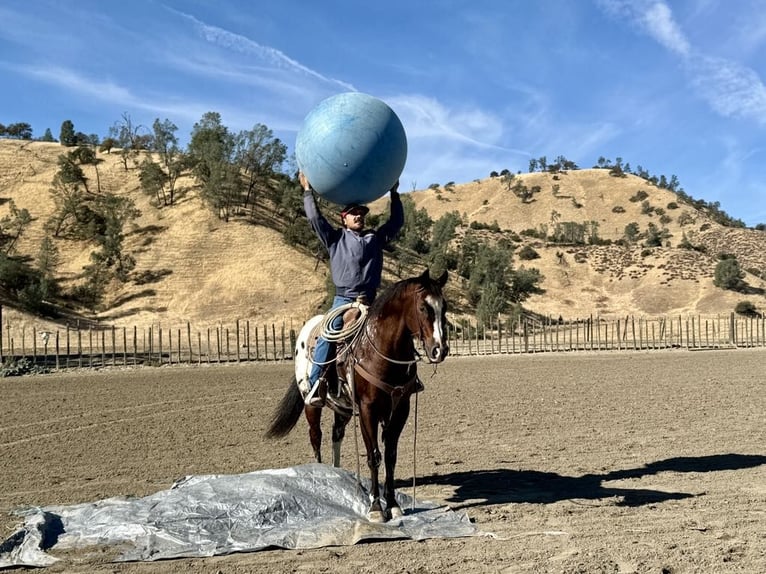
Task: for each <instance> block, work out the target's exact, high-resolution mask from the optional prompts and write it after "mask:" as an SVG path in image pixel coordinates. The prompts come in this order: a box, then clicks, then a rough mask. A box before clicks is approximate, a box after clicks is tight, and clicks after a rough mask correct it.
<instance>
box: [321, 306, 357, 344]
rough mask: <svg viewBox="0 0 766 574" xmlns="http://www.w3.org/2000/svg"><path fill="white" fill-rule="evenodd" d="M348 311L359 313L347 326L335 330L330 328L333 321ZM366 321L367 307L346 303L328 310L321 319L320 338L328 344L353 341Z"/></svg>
mask: <svg viewBox="0 0 766 574" xmlns="http://www.w3.org/2000/svg"><path fill="white" fill-rule="evenodd" d="M349 309H357V310H358V311H359V316H358V317H357V318H356V319H355V320H354V321H352V322H351V323H349V324H348V325H344V326H343V327H341V328H340V329H335V328H334V327H333V326H332V324H333V321H335V319H337V318H338V317H342V316H343V314H344V313H345V312H346V311H348V310H349ZM366 319H367V305H363V304H361V303H346V304H345V305H341V306H339V307H335V308H334V309H330V310H329V311H328V312H327V313H326V314H325V316H324V319H322V324H321V337H322V338H323V339H324V340H325V341H329V342H330V343H337V342H339V341H347V340H349V339H353V338H354V337H356V335H357V334H358V333H359V330H360V329H361V328H362V325H364V322H365V320H366Z"/></svg>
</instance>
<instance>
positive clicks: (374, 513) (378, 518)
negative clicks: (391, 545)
mask: <svg viewBox="0 0 766 574" xmlns="http://www.w3.org/2000/svg"><path fill="white" fill-rule="evenodd" d="M367 520H369V521H370V522H374V523H376V524H380V523H382V522H385V521H386V515H385V514H383V512H382V511H380V510H370V511H369V512H368V513H367Z"/></svg>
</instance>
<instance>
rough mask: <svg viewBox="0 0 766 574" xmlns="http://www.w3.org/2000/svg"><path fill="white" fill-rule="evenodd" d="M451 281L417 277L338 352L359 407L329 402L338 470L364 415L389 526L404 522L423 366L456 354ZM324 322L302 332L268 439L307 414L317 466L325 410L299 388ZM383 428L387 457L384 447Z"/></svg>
mask: <svg viewBox="0 0 766 574" xmlns="http://www.w3.org/2000/svg"><path fill="white" fill-rule="evenodd" d="M447 277H448V276H447V272H446V271H445V272H444V273H443V274H442V275H441V276H439V277H438V278H436V279H434V278H432V277H430V275H429V271H428V269H426V270H425V271H424V272H423V273H422V274H421V275H419V276H417V277H410V278H408V279H404V280H402V281H399V282H397V283H395V284H394V285H392V286H391V287H390V288H388V289H387V290H386V291H384V292H383V293H382V294H381V295H380V296H379V297H378V298H377V299H376V300H375V301H374V302H373V303H372V305H371V306H370V307H369V309H368V310H367V315H366V317H364V319H363V320H362V321H361V325H360V326H359V328H358V331H357V332H356V334H355V336H354V337H353V339H352V340H351V341H350V342H348V344H346V345H345V346H344V345H339V347H338V353H337V357H336V365H335V366H336V371H337V375H338V379H339V380H338V382H339V386H340V387H342V386H343V384H344V382H345V383H346V384H347V385H348V391H349V394H350V403H351V408H347V409H344V408H342V406H340V405H338V404H337V403H335V402H333V401H329V400H328V401H327V403H326V406H327V407H330V408H331V409H332V410H334V411H335V420H334V423H333V429H332V442H333V464H334V466H336V467H337V466H340V445H341V442H342V441H343V438H344V436H345V429H346V425H347V424H348V422H349V421H350V420H351V418H352V417H353V416H354V414H358V417H359V422H360V429H361V434H362V439H363V441H364V446H365V449H366V454H367V466H368V468H369V471H370V498H371V503H370V508H369V511H368V513H367V517H368V519H369V520H370V521H372V522H385V521H386V520H387V519H389V518H400V517H401V516H402V515H403V513H402V510H401V508H400V507H399V504H398V503H397V501H396V496H395V492H394V470H395V467H396V459H397V449H398V443H399V436H400V435H401V433H402V430H403V429H404V425H405V423H406V422H407V418H408V416H409V413H410V398H411V396H412V394H413V392H414V391H415V390H416V388H417V385H418V383H419V379H418V376H417V362H418V361H419V360H423V361H425V362H428V363H432V364H438V363H441V362H442V361H444V359H446V358H447V355H448V354H449V346H448V344H447V338H446V333H445V327H446V324H447V319H446V314H447V301H446V299H445V297H444V294H443V287H444V285H445V283H446V282H447ZM319 318H321V316H319ZM317 322H318V317H314V318H313V319H311V320H310V321H309V322H308V323H307V324H306V326H305V327H304V328H303V329H302V330H301V335H300V336H299V338H298V342H297V345H296V354H295V362H296V375H295V376H294V377H293V379H292V381H291V384H290V386H289V388H288V390H287V393H286V394H285V395H284V397H283V399H282V401H281V402H280V404H279V406H278V407H277V408H276V410H275V411H274V415H273V417H272V421H271V425H270V427H269V429H268V431H267V432H266V437H267V438H269V439H276V438H281V437H284V436H287V434H288V433H289V432H290V431H291V430H292V429H293V427H294V426H295V425H296V423H297V422H298V419H299V418H300V415H301V412H305V416H306V420H307V421H308V425H309V440H310V443H311V446H312V448H313V450H314V456H315V458H316V461H317V462H322V456H321V441H322V430H321V426H320V422H321V416H322V407H312V406H307V405H304V402H303V393H302V392H301V389H300V388H299V383H300V382H302V381H301V379H302V378H305V373H306V372H307V369H306V364H305V361H306V360H307V358H306V357H307V353H308V347H309V346H308V345H307V344H306V337H307V333H306V331H308V332H310V331H311V330H312V329H310V328H308V327H309V326H310V325H316V323H317ZM415 339H417V340H418V341H419V342H420V344H421V346H422V353H420V352H418V351H417V350H416V348H415V344H414V340H415ZM304 384H305V382H304ZM328 396H329V394H328ZM352 409H353V410H352ZM381 428H382V433H381V438H382V441H383V446H384V450H383V455H381V451H380V447H379V440H378V431H379V430H380V429H381ZM381 461H383V462H384V463H385V482H384V501H385V512H384V510H383V505H382V504H381V498H380V492H379V491H380V488H379V476H378V474H379V467H380V464H381Z"/></svg>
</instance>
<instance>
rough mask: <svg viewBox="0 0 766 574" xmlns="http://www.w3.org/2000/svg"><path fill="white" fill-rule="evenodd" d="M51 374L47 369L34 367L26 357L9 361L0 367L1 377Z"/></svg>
mask: <svg viewBox="0 0 766 574" xmlns="http://www.w3.org/2000/svg"><path fill="white" fill-rule="evenodd" d="M47 372H49V369H48V368H47V367H43V366H39V365H33V364H32V362H31V361H30V360H29V359H27V358H26V357H21V358H20V359H8V360H6V361H5V362H3V365H2V367H0V377H19V376H21V375H28V374H43V373H47Z"/></svg>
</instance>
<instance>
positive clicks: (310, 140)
mask: <svg viewBox="0 0 766 574" xmlns="http://www.w3.org/2000/svg"><path fill="white" fill-rule="evenodd" d="M295 157H296V159H297V161H298V167H299V168H300V170H301V171H302V172H303V173H304V175H305V176H306V178H307V179H308V180H309V183H311V187H313V188H314V190H315V191H316V192H317V193H319V194H320V195H321V196H322V197H324V198H325V199H328V200H329V201H332V202H334V203H338V204H341V205H346V204H349V203H362V204H363V203H369V202H371V201H374V200H376V199H378V198H379V197H381V196H383V195H384V194H385V193H387V192H388V190H390V189H391V187H392V186H393V185H394V183H396V180H397V179H399V176H400V175H401V174H402V170H403V169H404V164H405V162H406V160H407V136H406V134H405V133H404V127H403V126H402V122H401V121H400V120H399V118H398V117H397V115H396V114H395V113H394V111H393V110H392V109H391V108H390V107H389V106H388V105H387V104H386V103H384V102H382V101H381V100H379V99H377V98H374V97H372V96H369V95H367V94H362V93H359V92H348V93H343V94H338V95H335V96H332V97H330V98H327V99H326V100H323V101H322V102H320V103H319V105H317V107H316V108H314V109H313V110H312V111H311V112H309V114H308V115H307V116H306V118H305V119H304V121H303V125H302V126H301V129H300V130H299V131H298V136H297V139H296V142H295Z"/></svg>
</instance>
